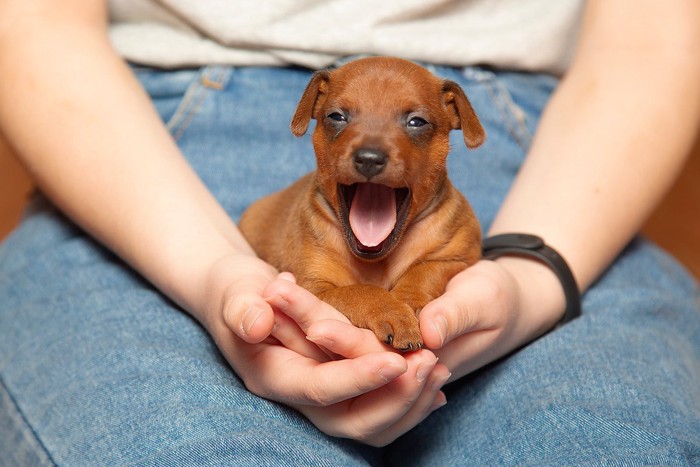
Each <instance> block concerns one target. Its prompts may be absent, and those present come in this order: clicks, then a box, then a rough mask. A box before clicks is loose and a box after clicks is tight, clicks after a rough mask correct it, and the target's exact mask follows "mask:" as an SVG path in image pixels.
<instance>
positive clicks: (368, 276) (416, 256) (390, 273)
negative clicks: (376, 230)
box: [348, 248, 423, 290]
mask: <svg viewBox="0 0 700 467" xmlns="http://www.w3.org/2000/svg"><path fill="white" fill-rule="evenodd" d="M402 250H403V251H402ZM421 253H422V252H420V251H415V250H414V251H406V250H405V249H403V248H397V250H396V251H394V252H392V253H391V254H390V255H389V256H388V257H387V258H384V259H383V260H381V261H377V262H367V261H362V260H360V259H357V258H355V257H351V258H348V266H349V268H348V270H349V273H350V274H351V275H352V279H353V281H354V282H355V283H358V284H371V285H376V286H377V287H381V288H383V289H386V290H391V289H393V288H394V286H395V285H396V284H397V282H399V280H400V279H401V278H402V277H403V276H404V274H406V272H407V271H408V270H409V269H410V268H411V266H413V265H414V264H415V263H417V262H419V261H420V260H421V257H422V256H423V255H422V254H421Z"/></svg>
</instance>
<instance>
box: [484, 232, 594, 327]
mask: <svg viewBox="0 0 700 467" xmlns="http://www.w3.org/2000/svg"><path fill="white" fill-rule="evenodd" d="M482 254H483V256H484V258H485V259H496V258H498V257H499V256H503V255H517V256H528V257H531V258H535V259H537V260H539V261H541V262H543V263H544V264H546V265H547V266H549V267H550V269H552V271H553V272H554V274H556V275H557V277H558V278H559V282H561V285H562V287H563V288H564V297H565V298H566V311H565V312H564V317H563V318H562V319H561V321H559V323H558V324H557V326H561V325H562V324H564V323H568V322H569V321H571V320H572V319H575V318H577V317H578V316H580V315H581V293H580V292H579V290H578V286H577V285H576V279H574V275H573V274H572V273H571V269H570V268H569V265H568V264H566V261H565V260H564V258H562V256H561V255H560V254H559V253H557V251H556V250H554V249H553V248H552V247H550V246H548V245H547V244H546V243H544V240H542V239H541V238H540V237H538V236H536V235H529V234H521V233H512V234H502V235H494V236H493V237H489V238H487V239H485V240H484V242H483V245H482Z"/></svg>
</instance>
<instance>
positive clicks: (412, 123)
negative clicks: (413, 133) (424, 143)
mask: <svg viewBox="0 0 700 467" xmlns="http://www.w3.org/2000/svg"><path fill="white" fill-rule="evenodd" d="M427 124H428V122H427V121H426V120H425V119H424V118H421V117H411V118H409V119H408V121H407V122H406V126H407V127H409V128H420V127H422V126H425V125H427Z"/></svg>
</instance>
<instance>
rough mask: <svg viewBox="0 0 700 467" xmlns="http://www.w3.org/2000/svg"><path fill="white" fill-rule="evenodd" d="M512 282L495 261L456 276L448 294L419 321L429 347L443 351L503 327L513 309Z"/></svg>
mask: <svg viewBox="0 0 700 467" xmlns="http://www.w3.org/2000/svg"><path fill="white" fill-rule="evenodd" d="M511 281H512V280H511V278H510V277H508V276H506V275H504V274H503V272H502V271H500V269H499V268H498V267H497V266H496V265H494V264H493V263H492V262H491V261H481V262H479V263H477V265H475V266H473V267H471V268H469V269H467V270H465V271H463V272H461V273H459V274H458V275H456V276H455V277H454V278H453V279H452V280H451V281H450V282H449V283H448V286H447V289H446V291H445V293H444V294H443V295H441V296H440V297H438V298H436V299H435V300H433V301H432V302H430V303H428V304H427V305H426V306H425V307H424V308H423V310H421V313H420V315H419V317H418V319H419V323H420V329H421V335H422V337H423V342H424V343H425V345H426V346H427V347H428V348H431V349H439V348H441V347H443V346H444V345H445V344H447V343H448V342H450V341H452V340H454V339H455V338H457V337H459V336H461V335H463V334H466V333H470V332H475V331H481V330H488V329H494V328H497V327H498V326H500V325H501V324H502V323H503V321H504V319H505V318H506V314H507V310H509V309H510V308H512V307H511V302H512V300H513V297H512V296H511V294H512V290H513V288H512V284H510V282H511Z"/></svg>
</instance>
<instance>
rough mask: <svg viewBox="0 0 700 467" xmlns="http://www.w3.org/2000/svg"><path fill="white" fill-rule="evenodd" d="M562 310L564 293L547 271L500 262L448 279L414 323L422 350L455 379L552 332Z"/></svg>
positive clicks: (537, 266)
mask: <svg viewBox="0 0 700 467" xmlns="http://www.w3.org/2000/svg"><path fill="white" fill-rule="evenodd" d="M563 310H564V296H563V291H562V290H561V286H560V285H559V282H558V280H557V278H556V276H554V274H552V272H551V271H550V270H549V269H548V268H547V267H546V266H544V265H541V264H539V263H538V262H535V261H532V260H529V259H522V258H514V257H513V258H511V257H503V258H499V259H498V260H497V261H488V260H481V261H479V262H478V263H476V264H475V265H473V266H471V267H469V268H467V269H466V270H464V271H462V272H461V273H459V274H457V275H456V276H455V277H453V278H452V280H450V282H449V283H448V284H447V287H446V290H445V293H444V294H443V295H441V296H440V297H438V298H436V299H435V300H433V301H432V302H430V303H428V304H427V305H426V306H425V307H424V308H423V309H422V310H421V312H420V315H419V322H420V329H421V334H422V336H423V341H424V343H425V345H426V347H428V348H430V349H433V350H434V352H435V354H436V355H437V356H438V357H439V358H440V361H441V362H442V363H444V364H445V365H446V366H447V367H448V368H449V369H450V371H451V372H452V373H453V377H452V378H453V379H457V378H460V377H462V376H464V375H466V374H468V373H471V372H472V371H474V370H477V369H478V368H481V367H482V366H484V365H486V364H488V363H490V362H492V361H494V360H496V359H497V358H499V357H502V356H504V355H506V354H508V353H509V352H511V351H513V350H515V349H517V348H519V347H521V346H522V345H525V344H526V343H528V342H530V341H532V340H533V339H535V338H536V337H538V336H540V335H541V334H543V333H544V332H546V331H547V330H549V329H551V328H552V327H553V326H554V324H555V323H556V322H557V321H558V319H559V318H560V317H561V314H562V312H563Z"/></svg>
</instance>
